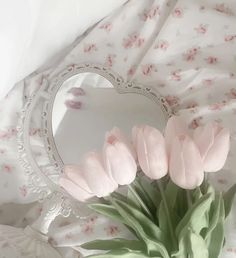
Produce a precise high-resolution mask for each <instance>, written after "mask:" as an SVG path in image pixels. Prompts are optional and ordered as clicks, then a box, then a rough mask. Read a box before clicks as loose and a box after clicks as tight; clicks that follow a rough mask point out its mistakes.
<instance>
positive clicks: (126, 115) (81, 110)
mask: <svg viewBox="0 0 236 258" xmlns="http://www.w3.org/2000/svg"><path fill="white" fill-rule="evenodd" d="M165 121H166V118H165V116H164V114H163V111H162V110H161V108H160V107H159V106H158V104H157V103H155V102H154V101H152V100H151V99H149V98H147V97H145V96H143V95H139V94H135V93H125V94H120V93H118V92H117V90H116V89H115V88H114V86H113V85H112V84H111V83H110V81H108V80H107V79H106V78H104V77H102V76H101V75H99V74H96V73H79V74H77V75H74V76H72V77H71V78H69V79H68V80H66V81H65V82H64V83H63V84H62V86H61V87H60V89H59V91H58V93H57V95H56V98H55V102H54V105H53V112H52V127H53V128H52V129H53V135H54V139H55V144H56V147H57V149H58V152H59V155H60V156H61V158H62V161H63V163H64V164H71V163H74V164H78V163H79V162H80V160H81V157H82V156H83V155H84V154H85V153H86V152H88V151H91V150H95V149H98V150H99V149H101V148H102V145H103V141H104V136H105V133H106V131H109V130H111V129H112V128H113V127H114V126H117V127H119V128H121V129H122V130H123V131H124V132H125V133H127V134H130V132H131V128H132V127H133V126H134V125H139V124H148V125H151V126H155V127H156V128H158V129H160V130H162V128H164V125H165Z"/></svg>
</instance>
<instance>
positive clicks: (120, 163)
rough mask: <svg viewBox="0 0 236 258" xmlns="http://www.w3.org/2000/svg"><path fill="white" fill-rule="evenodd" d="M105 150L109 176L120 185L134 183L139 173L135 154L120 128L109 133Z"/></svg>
mask: <svg viewBox="0 0 236 258" xmlns="http://www.w3.org/2000/svg"><path fill="white" fill-rule="evenodd" d="M103 150H104V151H103V152H104V162H105V168H106V171H107V172H108V174H109V175H110V176H111V177H112V178H113V179H114V180H115V181H116V182H117V183H118V184H119V185H127V184H130V183H132V182H133V181H134V179H135V177H136V172H137V165H136V162H135V156H134V153H135V152H134V149H133V148H132V146H131V144H130V143H128V141H127V140H126V138H125V137H124V135H123V134H122V133H121V131H120V130H119V129H118V128H113V130H112V131H111V132H109V133H107V135H106V141H105V144H104V149H103Z"/></svg>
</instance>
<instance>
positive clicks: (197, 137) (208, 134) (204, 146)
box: [193, 123, 214, 159]
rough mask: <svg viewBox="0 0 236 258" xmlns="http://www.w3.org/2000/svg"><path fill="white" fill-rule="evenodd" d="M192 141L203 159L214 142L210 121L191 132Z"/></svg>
mask: <svg viewBox="0 0 236 258" xmlns="http://www.w3.org/2000/svg"><path fill="white" fill-rule="evenodd" d="M193 138H194V142H195V143H196V144H197V146H198V149H199V151H200V154H201V157H202V158H203V159H204V158H205V157H206V155H207V153H208V151H209V150H210V148H211V147H212V145H213V143H214V129H213V125H212V123H209V124H207V125H206V126H199V127H198V128H197V129H195V130H194V133H193Z"/></svg>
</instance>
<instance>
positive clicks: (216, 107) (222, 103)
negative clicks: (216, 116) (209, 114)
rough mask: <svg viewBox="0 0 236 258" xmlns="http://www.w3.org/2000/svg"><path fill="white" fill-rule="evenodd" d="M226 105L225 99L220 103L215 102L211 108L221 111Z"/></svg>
mask: <svg viewBox="0 0 236 258" xmlns="http://www.w3.org/2000/svg"><path fill="white" fill-rule="evenodd" d="M225 105H226V102H225V101H222V102H220V103H214V104H212V105H210V106H209V110H214V111H220V110H222V109H223V107H225Z"/></svg>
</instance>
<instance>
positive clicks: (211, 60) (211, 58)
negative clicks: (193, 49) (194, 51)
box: [205, 56, 218, 64]
mask: <svg viewBox="0 0 236 258" xmlns="http://www.w3.org/2000/svg"><path fill="white" fill-rule="evenodd" d="M205 60H206V62H207V63H208V64H216V63H217V62H218V58H217V57H215V56H209V57H208V58H206V59H205Z"/></svg>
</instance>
